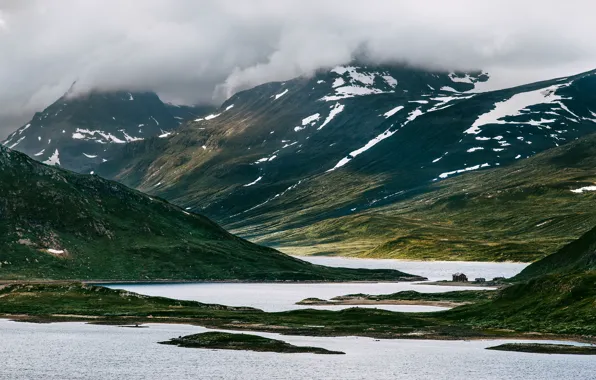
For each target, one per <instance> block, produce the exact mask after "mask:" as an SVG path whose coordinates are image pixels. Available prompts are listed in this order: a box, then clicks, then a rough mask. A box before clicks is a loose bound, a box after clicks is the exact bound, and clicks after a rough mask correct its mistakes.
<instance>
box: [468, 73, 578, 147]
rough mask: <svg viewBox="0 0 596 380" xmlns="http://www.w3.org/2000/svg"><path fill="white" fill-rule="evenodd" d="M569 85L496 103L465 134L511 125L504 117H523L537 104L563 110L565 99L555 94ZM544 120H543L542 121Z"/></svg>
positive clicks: (545, 89) (533, 92) (536, 91)
mask: <svg viewBox="0 0 596 380" xmlns="http://www.w3.org/2000/svg"><path fill="white" fill-rule="evenodd" d="M568 85H569V84H560V85H554V86H550V87H547V88H542V89H539V90H534V91H528V92H522V93H519V94H515V95H513V96H512V97H511V98H509V99H507V100H504V101H502V102H497V103H495V108H494V109H492V110H491V111H489V112H486V113H484V114H482V115H480V116H478V118H477V119H476V121H475V122H474V123H473V124H472V127H470V128H468V129H466V130H465V131H464V133H467V134H474V135H476V134H478V133H480V132H481V131H482V130H481V129H480V127H481V126H483V125H487V124H510V123H511V122H509V123H508V122H505V121H503V120H501V119H503V118H504V117H512V116H519V115H522V111H523V110H525V109H526V108H528V107H531V106H534V105H537V104H552V103H556V104H558V105H559V106H561V108H563V109H565V108H566V107H565V105H564V104H563V103H561V102H560V100H562V99H563V98H562V97H561V96H559V95H557V94H556V93H555V92H556V91H557V90H558V89H560V88H562V87H566V86H568ZM567 111H568V112H569V113H571V114H573V113H572V112H571V111H569V110H568V109H567ZM542 120H543V119H542V118H541V121H542ZM544 122H551V121H549V120H545V121H544ZM535 123H536V124H537V125H540V122H535ZM513 124H520V123H513Z"/></svg>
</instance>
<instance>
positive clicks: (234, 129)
mask: <svg viewBox="0 0 596 380" xmlns="http://www.w3.org/2000/svg"><path fill="white" fill-rule="evenodd" d="M595 73H596V72H594V71H592V72H586V73H582V74H578V75H575V76H570V77H564V78H556V79H549V80H546V81H543V82H538V83H531V84H527V85H523V86H519V87H515V88H508V89H501V90H489V89H490V88H491V82H492V81H493V80H496V79H493V78H491V77H490V74H488V73H484V72H480V71H478V72H469V73H461V72H429V71H425V70H421V69H415V68H411V67H406V66H365V65H359V64H353V65H350V66H338V67H335V68H332V69H330V70H324V71H320V72H318V73H316V74H315V75H314V76H312V77H300V78H295V79H293V80H289V81H286V82H274V83H266V84H264V85H261V86H257V87H255V88H253V89H249V90H246V91H243V92H240V93H237V94H236V95H234V96H232V97H231V98H230V99H228V100H227V101H226V102H225V103H224V104H223V105H222V106H221V107H220V108H219V109H217V110H215V111H209V112H206V113H209V114H208V115H206V116H205V114H206V113H205V114H203V116H200V117H196V118H195V117H194V116H193V118H191V119H190V120H189V121H187V122H185V123H183V124H182V125H180V126H179V127H177V128H176V130H175V133H172V134H169V135H167V136H165V134H161V135H160V134H158V133H161V131H159V132H158V131H155V132H156V133H154V134H153V136H149V135H147V136H146V137H145V138H143V140H138V141H132V140H131V141H130V142H128V143H126V144H110V145H109V149H107V151H106V153H104V154H107V153H109V157H108V158H103V157H102V159H101V160H97V159H96V160H95V161H93V162H92V163H91V164H90V165H89V166H86V167H85V168H84V169H83V170H81V168H80V167H77V166H76V165H70V166H69V164H62V162H61V164H62V166H64V167H66V168H69V169H73V170H78V171H90V170H92V171H94V172H95V173H97V174H99V175H101V176H103V177H106V178H110V179H115V180H117V181H119V182H121V183H124V184H126V185H128V186H131V187H134V188H137V189H139V190H141V191H143V192H146V193H149V194H152V195H156V196H159V197H162V198H165V199H167V200H169V201H171V202H173V203H174V204H177V205H178V206H180V207H182V208H183V209H185V210H186V211H192V212H199V213H202V214H205V215H207V216H208V217H210V218H212V219H214V220H215V221H217V222H218V223H219V224H221V225H223V226H224V227H225V228H227V229H230V230H231V231H232V232H234V233H236V234H239V235H241V236H243V237H245V238H248V239H249V240H251V241H254V242H258V243H261V244H265V245H268V246H272V247H276V248H279V249H282V250H283V251H284V252H290V253H298V254H301V253H316V254H323V253H324V254H343V255H359V256H368V257H395V258H417V259H464V260H515V261H533V260H536V259H538V258H541V257H544V256H545V255H547V254H549V253H551V252H554V251H555V250H557V249H559V248H560V247H562V246H563V245H565V244H566V243H568V242H569V241H571V240H573V239H574V238H577V237H579V236H580V235H581V234H583V233H584V232H586V231H588V230H589V229H590V228H591V227H592V226H593V225H594V222H596V218H594V215H593V213H592V212H591V211H590V208H589V207H586V206H587V205H588V204H589V203H590V201H591V199H592V195H591V193H590V192H589V190H590V186H591V185H592V183H593V176H592V173H591V167H592V166H591V165H592V160H591V157H592V153H593V152H591V151H592V148H591V143H592V140H593V137H591V136H590V134H591V133H593V132H594V130H595V127H596V124H595V123H596V113H595V112H594V110H596V95H595V94H596V93H595V92H594V89H595V88H596V78H595V76H594V74H595ZM121 94H125V93H121ZM120 98H126V96H120ZM81 101H84V100H83V99H81ZM123 104H126V102H124V103H123ZM104 116H105V115H104ZM102 117H103V116H102ZM105 118H106V117H104V119H105ZM107 119H109V117H108V118H107ZM112 121H113V120H112ZM54 129H55V128H54ZM22 130H23V128H21V130H19V131H21V133H23V134H25V133H27V131H28V129H27V130H25V131H24V132H22ZM19 131H17V132H15V133H14V134H13V135H11V136H10V137H9V139H8V140H7V143H6V145H7V146H11V145H12V144H14V143H15V141H13V140H15V138H16V137H17V136H18V135H19ZM55 132H56V131H55ZM75 133H76V132H75ZM129 135H130V134H129ZM131 136H132V135H131ZM25 140H26V139H25ZM135 140H136V139H135ZM575 140H578V141H577V142H574V141H575ZM16 141H18V139H17V140H16ZM82 143H83V142H82V141H79V140H78V139H72V138H69V139H68V142H67V143H65V144H66V145H68V144H74V146H77V147H79V146H82ZM569 143H571V144H569ZM21 144H22V143H21ZM96 145H98V146H100V145H101V144H96ZM15 149H21V145H20V144H17V145H16V146H15ZM57 149H58V150H59V151H63V150H64V151H67V148H66V146H65V147H60V148H57ZM77 149H82V148H77ZM104 149H105V148H104ZM79 151H80V150H79ZM98 157H99V154H98ZM36 158H37V157H36ZM100 161H101V162H100ZM582 188H583V189H585V190H583V191H581V192H578V191H579V190H578V189H582Z"/></svg>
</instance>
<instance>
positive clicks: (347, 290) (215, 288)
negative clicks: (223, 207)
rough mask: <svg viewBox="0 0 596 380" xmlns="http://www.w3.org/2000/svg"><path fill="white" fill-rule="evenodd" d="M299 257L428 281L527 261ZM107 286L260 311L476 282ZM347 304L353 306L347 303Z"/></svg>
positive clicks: (504, 269) (411, 308)
mask: <svg viewBox="0 0 596 380" xmlns="http://www.w3.org/2000/svg"><path fill="white" fill-rule="evenodd" d="M300 258H301V259H303V260H307V261H309V262H312V263H315V264H321V265H328V266H339V267H349V268H384V269H398V270H401V271H402V272H406V273H411V274H416V275H421V276H424V277H428V279H429V280H432V281H436V280H445V279H451V274H452V273H455V272H463V273H466V274H467V275H468V277H469V278H475V277H485V278H487V279H492V278H493V277H499V276H502V277H511V276H514V275H515V274H517V273H519V272H520V271H521V270H522V269H523V268H525V267H526V266H527V265H528V264H520V263H478V262H454V261H431V262H421V261H401V260H375V259H349V258H340V257H300ZM107 286H108V287H111V288H118V289H126V290H129V291H132V292H136V293H141V294H146V295H151V296H162V297H170V298H176V299H183V300H192V301H200V302H204V303H217V304H223V305H228V306H251V307H256V308H258V309H262V310H265V311H285V310H295V309H304V308H308V307H312V306H304V305H296V304H295V303H296V302H298V301H301V300H303V299H305V298H309V297H317V298H322V299H329V298H332V297H336V296H341V295H345V294H354V293H366V294H389V293H395V292H399V291H403V290H416V291H419V292H428V293H431V292H446V291H450V290H464V289H478V288H476V287H452V286H436V285H423V283H411V282H400V283H382V282H379V283H377V282H372V283H302V284H301V283H267V284H255V283H181V284H159V283H158V284H155V283H154V284H114V285H107ZM348 307H350V306H317V308H324V309H329V310H339V309H345V308H348ZM352 307H353V306H352ZM361 307H369V308H379V309H386V310H392V311H403V312H418V311H439V310H445V309H446V308H442V307H435V306H415V305H366V306H361Z"/></svg>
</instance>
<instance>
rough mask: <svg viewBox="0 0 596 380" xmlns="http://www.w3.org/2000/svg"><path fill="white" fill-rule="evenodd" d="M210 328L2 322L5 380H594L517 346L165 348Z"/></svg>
mask: <svg viewBox="0 0 596 380" xmlns="http://www.w3.org/2000/svg"><path fill="white" fill-rule="evenodd" d="M204 331H208V330H206V329H204V328H201V327H196V326H187V325H159V324H152V325H149V328H145V329H130V328H121V327H114V326H94V325H86V324H83V323H54V324H32V323H19V322H10V321H6V320H0V334H1V335H0V336H1V339H2V344H0V380H30V379H44V380H64V379H69V380H78V379H81V380H83V379H85V380H106V379H125V380H137V379H138V380H141V379H143V380H153V379H155V380H158V379H159V380H163V379H176V380H187V379H188V380H190V379H192V380H196V379H209V380H216V379H226V380H252V379H255V380H257V379H259V380H260V379H264V380H268V379H283V380H293V379H300V380H303V379H342V380H356V379H369V380H376V379H383V380H385V379H396V380H400V379H404V380H429V379H449V380H460V379H461V380H470V379H479V380H497V379H508V380H543V379H593V378H594V374H595V373H596V360H594V357H589V356H580V355H576V356H572V355H539V354H526V353H514V352H500V351H488V350H485V349H484V348H485V347H489V346H493V345H497V344H501V343H505V342H511V341H505V340H499V341H471V342H465V341H423V340H379V341H376V340H374V339H370V338H361V337H337V338H317V337H302V336H279V335H277V334H267V333H263V334H261V333H259V334H258V335H262V336H266V337H272V338H276V339H283V340H285V341H288V342H290V343H292V344H295V345H312V346H318V347H324V348H327V349H330V350H339V351H344V352H345V353H346V355H314V354H278V353H265V352H248V351H225V350H204V349H189V348H180V347H175V346H166V345H160V344H157V342H159V341H164V340H168V339H170V338H173V337H178V336H180V335H188V334H194V333H199V332H204Z"/></svg>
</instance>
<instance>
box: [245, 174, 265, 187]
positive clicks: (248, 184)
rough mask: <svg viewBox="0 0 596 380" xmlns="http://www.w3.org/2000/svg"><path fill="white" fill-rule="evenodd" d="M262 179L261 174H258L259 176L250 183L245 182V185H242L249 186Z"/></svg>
mask: <svg viewBox="0 0 596 380" xmlns="http://www.w3.org/2000/svg"><path fill="white" fill-rule="evenodd" d="M262 179H263V176H259V178H257V179H255V180H254V181H252V182H251V183H247V184H246V185H244V187H249V186H252V185H254V184H256V183H257V182H259V181H260V180H262Z"/></svg>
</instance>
